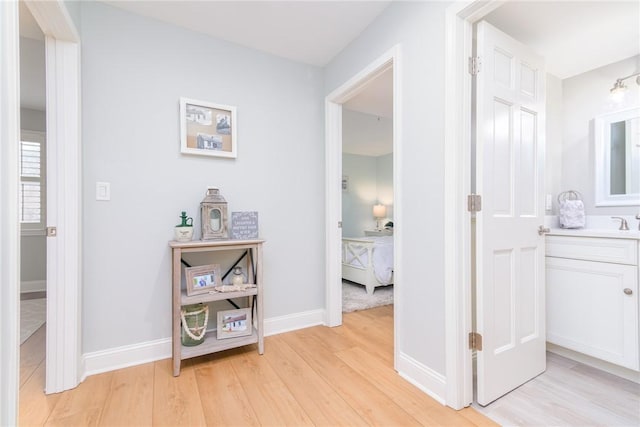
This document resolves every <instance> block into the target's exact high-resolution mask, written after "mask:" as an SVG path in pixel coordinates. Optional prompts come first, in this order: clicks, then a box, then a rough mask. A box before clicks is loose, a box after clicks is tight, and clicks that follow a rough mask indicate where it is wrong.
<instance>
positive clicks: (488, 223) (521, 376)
mask: <svg viewBox="0 0 640 427" xmlns="http://www.w3.org/2000/svg"><path fill="white" fill-rule="evenodd" d="M477 55H478V56H479V58H480V62H481V68H480V72H479V73H478V76H477V79H476V81H477V86H476V88H477V97H476V118H477V121H476V144H477V145H476V190H477V193H478V194H480V195H481V196H482V210H481V211H480V212H478V214H477V216H476V221H477V234H476V238H477V240H476V242H477V243H476V244H477V251H476V266H477V282H476V283H477V288H476V292H477V295H476V316H477V318H476V328H477V332H478V333H479V334H481V335H482V341H483V343H482V350H481V351H478V353H477V400H478V403H480V404H481V405H486V404H488V403H490V402H492V401H493V400H495V399H497V398H498V397H500V396H502V395H504V394H505V393H508V392H509V391H511V390H513V389H514V388H516V387H518V386H519V385H521V384H523V383H525V382H526V381H528V380H530V379H531V378H533V377H535V376H536V375H539V374H540V373H542V372H543V371H544V370H545V367H546V360H545V316H544V313H545V306H544V302H545V298H544V283H545V282H544V280H545V275H544V235H539V234H538V227H539V226H540V225H543V224H544V206H543V200H544V199H543V192H544V129H545V128H544V119H545V114H544V112H545V111H544V108H545V92H544V90H545V89H544V62H543V60H542V59H541V58H540V57H538V56H537V55H535V53H533V52H532V51H531V49H529V48H528V47H527V46H524V45H523V44H521V43H519V42H518V41H517V40H514V39H513V38H511V37H509V36H508V35H506V34H504V33H502V32H500V31H499V30H497V29H496V28H494V27H492V26H491V25H489V24H487V23H486V22H480V23H479V24H478V27H477Z"/></svg>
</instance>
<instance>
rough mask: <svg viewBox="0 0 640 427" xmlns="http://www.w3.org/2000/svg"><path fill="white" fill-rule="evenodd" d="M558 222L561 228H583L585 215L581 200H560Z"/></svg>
mask: <svg viewBox="0 0 640 427" xmlns="http://www.w3.org/2000/svg"><path fill="white" fill-rule="evenodd" d="M558 220H559V221H560V227H562V228H582V227H584V224H585V215H584V203H582V200H561V201H560V213H559V215H558Z"/></svg>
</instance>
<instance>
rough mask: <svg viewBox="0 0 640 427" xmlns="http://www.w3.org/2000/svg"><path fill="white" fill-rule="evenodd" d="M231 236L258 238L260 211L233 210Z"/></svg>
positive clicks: (242, 238) (247, 238)
mask: <svg viewBox="0 0 640 427" xmlns="http://www.w3.org/2000/svg"><path fill="white" fill-rule="evenodd" d="M231 238H232V239H234V240H250V239H257V238H258V212H231Z"/></svg>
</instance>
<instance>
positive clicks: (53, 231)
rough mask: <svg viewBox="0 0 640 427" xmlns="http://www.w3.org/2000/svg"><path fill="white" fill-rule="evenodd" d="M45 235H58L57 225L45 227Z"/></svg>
mask: <svg viewBox="0 0 640 427" xmlns="http://www.w3.org/2000/svg"><path fill="white" fill-rule="evenodd" d="M45 230H46V232H47V237H56V236H57V235H58V228H57V227H47V228H46V229H45Z"/></svg>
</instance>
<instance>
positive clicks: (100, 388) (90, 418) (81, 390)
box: [45, 372, 113, 426]
mask: <svg viewBox="0 0 640 427" xmlns="http://www.w3.org/2000/svg"><path fill="white" fill-rule="evenodd" d="M112 378H113V372H107V373H104V374H98V375H93V376H91V377H89V378H87V379H86V380H85V381H84V382H82V383H80V385H78V387H76V388H74V389H73V390H68V391H66V392H64V393H62V394H60V398H59V399H58V402H57V403H56V405H55V407H54V408H53V411H52V412H51V415H50V416H49V418H48V419H47V422H46V423H45V425H47V426H96V425H98V421H99V420H100V414H101V413H102V408H103V407H104V404H105V402H106V400H107V396H108V394H109V390H110V389H111V380H112Z"/></svg>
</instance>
